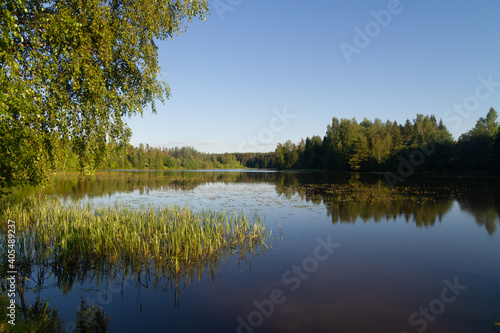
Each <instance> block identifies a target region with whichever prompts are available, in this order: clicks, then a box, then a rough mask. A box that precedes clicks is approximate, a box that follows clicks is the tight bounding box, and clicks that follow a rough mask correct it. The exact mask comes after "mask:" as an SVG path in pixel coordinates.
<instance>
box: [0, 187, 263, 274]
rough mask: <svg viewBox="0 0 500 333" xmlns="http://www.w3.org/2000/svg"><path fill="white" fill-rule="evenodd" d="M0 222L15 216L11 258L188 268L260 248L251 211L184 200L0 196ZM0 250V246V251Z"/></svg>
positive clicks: (259, 229) (260, 228) (257, 224)
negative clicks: (198, 206) (96, 202)
mask: <svg viewBox="0 0 500 333" xmlns="http://www.w3.org/2000/svg"><path fill="white" fill-rule="evenodd" d="M0 208H1V212H0V216H1V218H2V221H7V219H12V220H15V221H16V229H17V230H18V244H20V246H21V244H22V249H21V248H19V249H18V251H17V252H19V255H20V256H21V257H22V258H21V257H19V259H18V262H19V263H21V262H30V261H31V262H37V263H40V262H50V263H54V262H56V263H57V264H58V265H59V266H61V267H63V268H65V269H71V268H73V267H75V266H77V265H80V264H81V263H82V261H85V260H87V261H89V260H90V261H91V262H94V263H103V262H104V263H106V264H107V265H112V266H116V265H119V266H122V267H124V266H127V265H128V266H131V267H133V270H134V271H139V272H140V271H141V270H144V269H145V268H146V267H149V266H151V265H153V266H154V267H164V268H163V270H172V269H173V270H174V271H176V272H183V271H189V270H190V267H191V266H194V265H197V266H198V267H200V266H204V265H206V264H207V263H209V262H211V261H213V260H219V259H220V258H221V257H223V256H227V255H231V254H240V255H241V254H256V253H260V252H261V251H263V250H265V248H266V247H267V245H266V239H267V234H266V229H265V227H264V226H263V224H262V221H261V218H260V217H259V216H257V215H251V216H250V217H249V216H248V215H246V214H245V213H243V212H240V213H227V212H225V211H215V210H203V211H201V212H194V211H192V210H191V209H190V208H189V206H184V207H180V206H175V205H174V206H162V207H155V206H153V205H149V206H145V205H143V206H141V207H138V208H131V207H128V206H125V205H123V204H117V205H114V206H98V207H96V206H92V205H90V204H88V203H87V204H81V203H65V202H62V201H60V200H56V199H50V198H49V199H47V198H43V197H37V196H31V197H28V198H26V199H25V200H23V201H22V202H20V203H12V202H8V201H3V202H2V203H0ZM2 252H3V251H2Z"/></svg>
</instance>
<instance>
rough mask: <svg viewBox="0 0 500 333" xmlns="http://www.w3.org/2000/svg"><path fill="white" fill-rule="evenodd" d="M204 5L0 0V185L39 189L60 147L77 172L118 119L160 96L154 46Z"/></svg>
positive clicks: (118, 134)
mask: <svg viewBox="0 0 500 333" xmlns="http://www.w3.org/2000/svg"><path fill="white" fill-rule="evenodd" d="M207 14H208V2H207V1H206V0H173V1H167V0H159V1H149V0H131V1H122V0H109V1H105V0H61V1H58V0H53V1H40V0H7V1H5V0H0V24H1V27H2V29H1V33H0V187H4V188H6V187H12V186H19V185H22V184H26V183H29V184H39V183H41V182H43V181H44V180H45V179H46V176H47V174H48V172H50V171H51V170H54V169H56V168H57V167H58V163H60V162H61V161H62V160H64V157H65V154H67V152H68V147H70V148H71V150H73V151H75V152H76V153H77V154H78V159H79V163H80V169H81V171H82V172H83V173H89V172H92V170H94V169H95V168H96V167H97V166H98V165H99V163H100V162H101V161H102V160H103V158H104V154H105V149H106V146H107V144H108V143H112V144H114V145H123V144H124V143H126V142H127V141H128V138H129V137H130V135H131V133H130V129H129V128H128V127H127V124H126V122H125V119H124V118H125V117H127V116H132V115H136V114H142V112H143V110H144V109H145V108H149V107H150V108H151V110H152V111H153V112H156V106H155V101H162V102H163V101H164V100H165V99H166V98H169V96H170V90H169V87H168V85H167V84H166V83H165V82H163V81H161V80H159V78H158V76H159V73H160V67H159V64H158V47H157V46H156V42H157V41H161V40H165V39H168V38H171V37H172V36H174V35H176V34H179V33H181V34H182V33H183V32H184V30H185V29H186V23H187V22H191V20H192V19H193V18H200V19H205V15H207Z"/></svg>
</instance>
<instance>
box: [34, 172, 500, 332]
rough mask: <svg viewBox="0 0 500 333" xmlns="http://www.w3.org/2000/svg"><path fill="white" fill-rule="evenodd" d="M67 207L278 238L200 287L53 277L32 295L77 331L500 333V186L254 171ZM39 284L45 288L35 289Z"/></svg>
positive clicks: (176, 180) (153, 180)
mask: <svg viewBox="0 0 500 333" xmlns="http://www.w3.org/2000/svg"><path fill="white" fill-rule="evenodd" d="M44 192H45V193H46V194H49V195H57V196H60V197H61V198H63V199H65V200H72V201H80V200H84V201H90V202H94V203H98V204H114V203H115V202H122V203H124V204H126V205H133V206H140V205H141V204H150V203H152V204H154V205H157V206H161V205H167V204H168V205H169V204H179V205H186V204H188V205H189V206H190V207H191V208H193V209H196V210H198V209H201V208H203V207H207V208H215V209H225V210H227V211H240V210H245V211H247V212H249V213H251V212H256V213H258V214H261V215H262V216H263V218H264V223H265V225H266V226H267V228H268V229H272V230H273V239H272V240H271V245H272V247H271V248H270V249H269V250H268V251H267V252H266V253H265V254H261V255H258V256H253V257H248V258H246V260H239V259H238V257H234V258H232V257H229V258H227V260H226V261H225V262H221V263H214V265H213V267H212V269H210V268H208V267H207V269H206V270H205V271H204V272H203V274H202V275H201V276H193V277H192V278H191V279H188V278H187V279H183V280H179V281H174V280H172V279H170V280H169V279H168V277H164V276H161V275H156V274H154V273H149V274H148V273H145V272H142V273H140V274H137V273H132V274H130V275H124V274H123V272H120V271H115V272H102V271H101V272H99V271H96V270H95V269H94V270H93V269H91V268H90V269H88V270H83V271H81V272H72V273H70V274H66V273H65V272H62V273H61V272H59V273H51V272H46V273H45V276H44V282H43V288H34V289H32V290H31V291H30V292H29V293H28V294H27V295H26V299H27V302H28V303H29V302H32V301H34V299H35V293H36V294H38V295H40V296H41V297H42V298H50V304H51V305H57V307H58V310H59V314H60V315H61V316H62V318H63V319H64V320H65V321H66V322H65V325H67V327H68V328H70V327H71V325H72V322H71V321H72V320H74V318H75V313H76V309H77V307H78V306H79V304H80V301H81V299H82V298H83V299H87V301H88V302H89V303H90V304H92V303H94V304H95V305H101V306H102V308H103V309H104V310H105V312H106V314H107V315H109V316H110V318H111V322H110V325H109V330H110V331H111V332H112V331H115V332H398V333H399V332H454V333H456V332H491V331H492V329H493V327H494V324H493V323H494V322H495V321H496V322H500V260H499V255H500V235H499V233H500V231H499V230H498V229H499V227H500V221H499V213H500V181H499V180H498V179H492V178H452V177H431V176H419V177H414V178H411V179H407V180H406V181H405V182H404V183H403V184H402V187H401V188H400V189H399V190H398V191H390V190H389V189H388V188H387V186H386V185H385V181H384V177H383V175H362V176H360V175H355V174H331V173H290V172H289V173H281V172H243V171H225V172H221V171H217V172H214V171H206V172H205V171H182V172H181V171H178V172H159V171H158V172H102V173H98V174H97V175H96V177H94V178H92V179H91V180H87V181H78V180H77V179H73V178H71V177H67V178H64V177H60V178H57V179H56V180H55V181H54V182H53V183H52V184H51V185H50V186H49V187H47V188H46V189H44ZM34 281H37V279H36V278H35V277H33V284H32V286H34V283H35V282H34Z"/></svg>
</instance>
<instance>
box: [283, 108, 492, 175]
mask: <svg viewBox="0 0 500 333" xmlns="http://www.w3.org/2000/svg"><path fill="white" fill-rule="evenodd" d="M497 118H498V114H497V112H496V111H495V109H493V108H490V110H489V112H488V114H487V115H486V117H485V118H482V117H481V118H479V120H478V121H477V123H476V125H475V126H474V128H473V129H471V130H470V131H468V132H467V133H465V134H462V135H461V136H460V137H459V139H458V141H454V140H453V137H452V135H451V134H450V132H448V129H447V128H446V126H445V125H444V124H443V122H442V120H440V121H439V122H438V121H437V120H436V117H435V116H433V115H431V116H424V115H422V114H417V116H416V118H415V119H414V120H413V121H410V120H409V119H408V120H406V123H405V124H398V123H397V122H395V121H394V122H391V121H389V120H388V121H386V122H385V123H384V122H382V121H381V120H380V119H375V121H373V122H372V121H370V120H368V119H366V118H365V119H364V120H363V121H362V122H360V123H358V122H357V121H356V119H340V120H339V119H337V118H333V120H332V124H331V125H328V127H327V130H326V134H325V136H324V137H323V138H321V137H319V136H313V137H312V138H309V137H308V138H306V139H305V140H304V139H302V141H301V142H300V143H298V144H294V143H292V142H291V141H287V142H285V143H283V144H281V143H280V144H278V147H277V148H276V150H275V158H276V167H277V168H278V169H326V170H336V171H399V172H400V173H401V172H402V171H404V173H407V171H408V170H410V171H411V170H415V169H418V171H419V172H488V173H491V172H498V171H499V169H500V168H499V167H498V165H499V164H500V132H499V125H498V121H497Z"/></svg>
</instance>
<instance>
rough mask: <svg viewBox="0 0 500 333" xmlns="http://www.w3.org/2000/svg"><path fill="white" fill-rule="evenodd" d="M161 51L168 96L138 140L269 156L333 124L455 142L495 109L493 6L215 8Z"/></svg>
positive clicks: (422, 1)
mask: <svg viewBox="0 0 500 333" xmlns="http://www.w3.org/2000/svg"><path fill="white" fill-rule="evenodd" d="M209 4H210V16H209V17H208V19H207V20H206V21H193V22H192V23H191V24H188V29H187V32H186V33H185V34H184V35H183V36H177V37H175V38H174V39H173V40H167V41H162V42H160V43H159V62H160V65H161V67H162V79H163V80H165V81H166V82H167V83H168V84H169V85H170V87H171V90H172V97H171V99H170V100H167V101H166V102H165V104H164V105H162V104H161V103H160V104H159V105H158V114H157V115H153V114H151V113H150V112H149V111H147V112H145V113H144V116H143V117H142V118H141V117H140V116H137V117H133V118H130V119H128V124H129V126H130V127H131V129H132V132H133V136H132V139H131V143H132V144H133V145H138V144H139V143H148V144H149V145H151V146H155V147H163V146H166V147H173V146H192V147H194V148H196V149H197V150H199V151H203V152H213V153H220V152H236V151H247V152H248V151H261V152H265V151H274V149H275V147H276V145H277V143H279V142H285V141H286V140H288V139H290V140H292V141H293V142H299V141H300V139H301V138H306V137H307V136H309V137H311V136H313V135H319V136H321V137H323V136H324V134H325V132H326V126H327V124H329V123H331V120H332V118H333V117H337V118H353V117H355V118H356V119H357V120H358V121H361V120H363V118H365V117H366V118H368V119H370V120H373V119H375V118H380V119H382V120H383V121H385V120H387V119H389V120H391V121H392V120H396V121H397V122H398V123H404V121H406V119H410V120H412V119H414V118H415V116H416V114H417V113H422V114H424V115H430V114H434V115H435V116H436V118H437V119H443V122H444V124H445V125H446V126H447V127H448V129H449V130H450V132H451V133H452V134H453V136H454V137H455V139H457V138H458V136H459V135H460V134H462V133H464V132H466V131H467V130H469V129H470V128H472V127H473V126H474V124H475V122H476V121H477V119H478V118H479V117H484V116H485V115H486V113H487V112H488V110H489V108H490V107H491V106H493V107H494V108H496V110H497V111H500V29H499V27H498V22H499V17H498V16H499V14H500V1H498V0H481V1H472V0H470V1H465V0H453V1H452V0H446V1H445V0H443V1H431V0H413V1H412V0H401V1H395V0H391V1H378V0H373V1H361V0H355V1H351V0H350V1H340V0H338V1H333V0H314V1H311V0H309V1H306V0H302V1H298V0H279V1H278V0H210V1H209Z"/></svg>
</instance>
